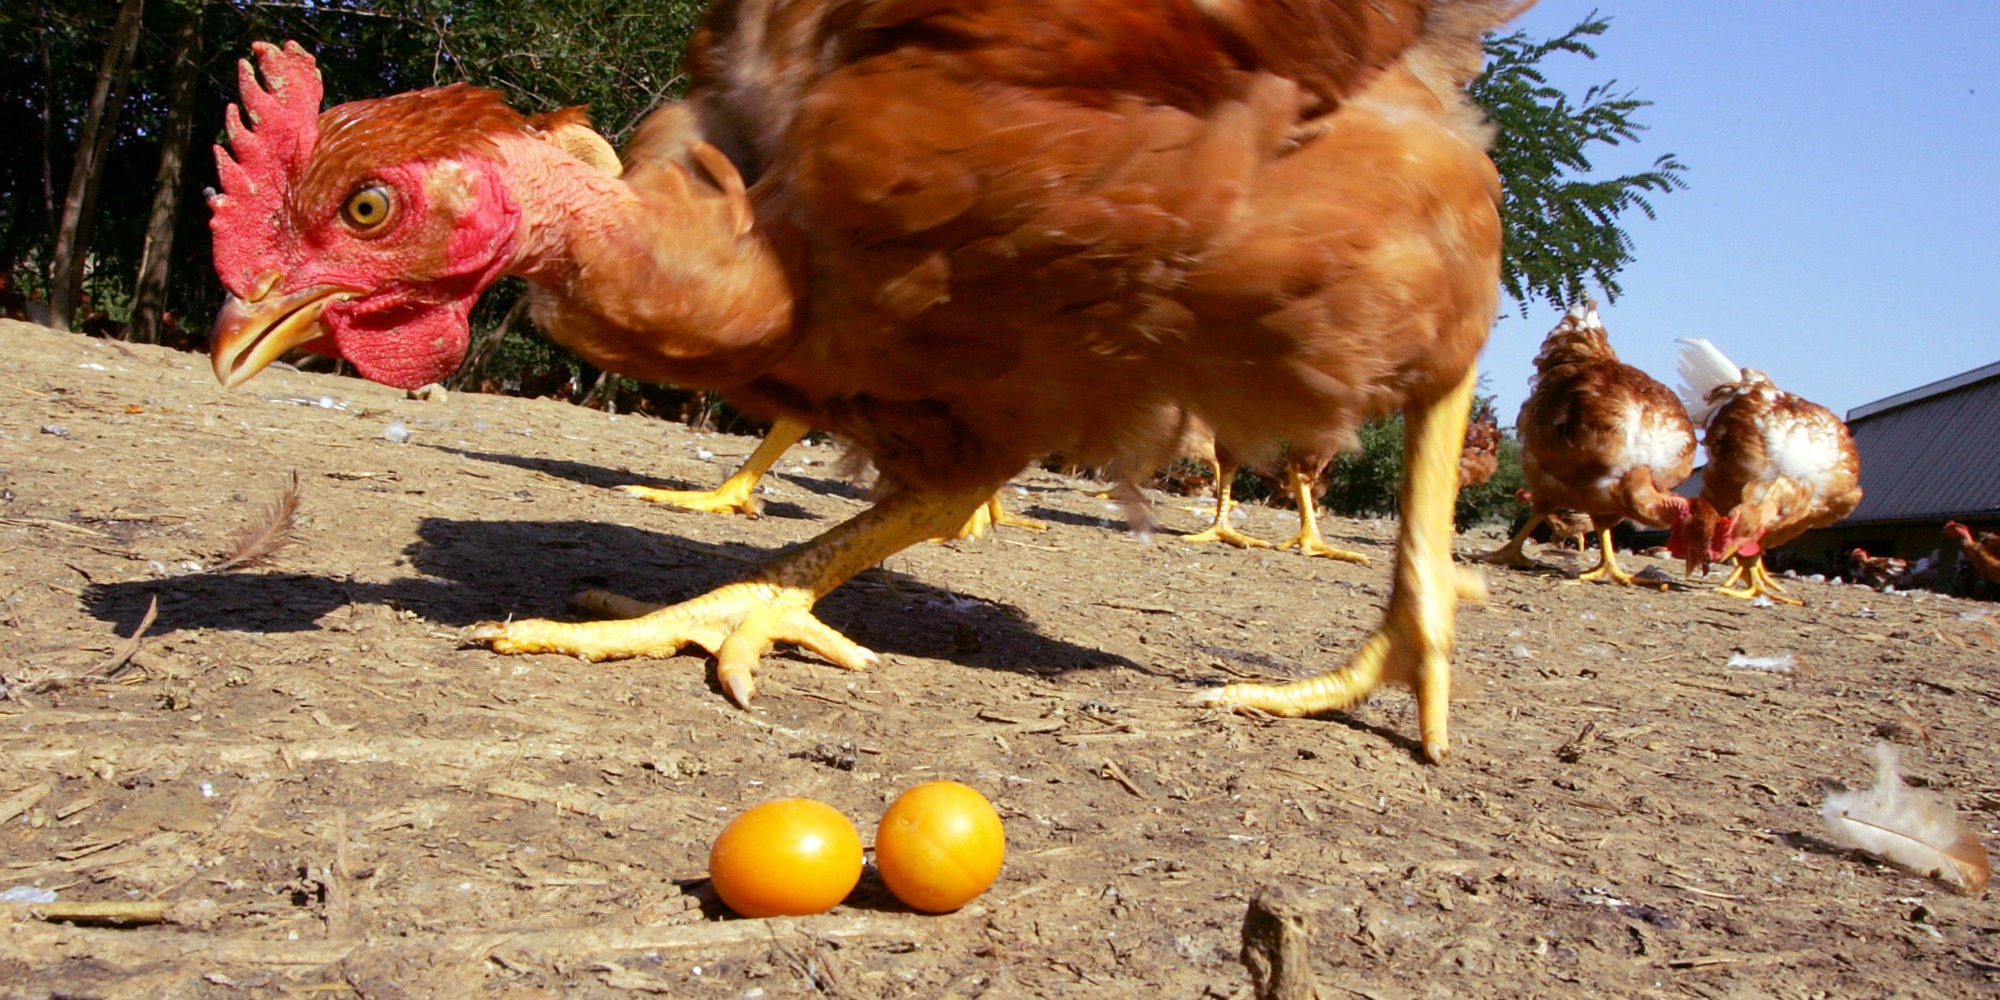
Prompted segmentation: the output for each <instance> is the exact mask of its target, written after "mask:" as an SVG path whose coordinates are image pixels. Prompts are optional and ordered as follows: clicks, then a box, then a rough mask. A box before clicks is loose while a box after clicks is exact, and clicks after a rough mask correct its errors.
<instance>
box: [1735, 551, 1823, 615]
mask: <svg viewBox="0 0 2000 1000" xmlns="http://www.w3.org/2000/svg"><path fill="white" fill-rule="evenodd" d="M1739 581H1741V584H1740V585H1739ZM1715 592H1716V593H1718V594H1722V595H1724V596H1726V597H1740V598H1742V599H1744V600H1746V601H1754V600H1756V599H1757V598H1759V597H1768V598H1770V599H1771V600H1774V601H1777V602H1778V603H1779V604H1792V605H1798V606H1801V607H1802V606H1804V605H1805V603H1806V602H1804V601H1802V600H1799V599H1798V598H1796V597H1793V596H1792V595H1791V594H1788V593H1786V592H1785V588H1783V587H1780V586H1778V581H1776V580H1773V579H1771V573H1770V571H1769V570H1766V569H1765V568H1764V556H1763V554H1762V553H1759V554H1757V555H1754V556H1737V557H1736V569H1735V570H1734V571H1732V572H1731V573H1730V574H1729V579H1727V580H1724V581H1723V582H1722V586H1720V587H1717V588H1715Z"/></svg>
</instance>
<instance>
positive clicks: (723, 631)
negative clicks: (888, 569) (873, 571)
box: [468, 488, 993, 705]
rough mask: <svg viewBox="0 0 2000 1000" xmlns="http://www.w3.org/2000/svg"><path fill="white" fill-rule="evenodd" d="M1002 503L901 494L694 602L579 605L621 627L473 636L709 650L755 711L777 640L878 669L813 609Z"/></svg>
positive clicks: (725, 683) (593, 601) (539, 646)
mask: <svg viewBox="0 0 2000 1000" xmlns="http://www.w3.org/2000/svg"><path fill="white" fill-rule="evenodd" d="M992 496H993V490H992V489H991V488H987V489H984V490H973V491H968V492H955V493H924V492H919V491H916V490H898V491H896V492H895V493H892V494H891V495H889V496H887V497H884V498H883V499H882V500H880V501H879V502H877V503H876V504H875V506H873V507H870V508H869V509H868V510H866V511H863V512H862V513H861V514H859V515H857V516H855V517H854V518H852V519H850V520H848V521H846V522H844V523H842V524H840V525H838V526H836V527H834V528H833V529H831V530H829V531H827V532H826V533H825V534H822V535H820V536H819V537H818V538H816V539H813V540H812V541H811V542H809V543H807V544H806V545H805V546H804V547H802V548H799V549H797V550H795V551H792V552H790V553H787V554H785V555H782V556H779V557H778V558H776V559H773V560H772V561H771V562H769V563H767V564H766V565H765V566H764V568H763V569H761V570H760V571H758V572H757V573H756V574H754V575H753V576H751V577H750V578H749V579H746V580H740V581H738V582H736V583H731V584H726V585H724V586H722V587H719V588H717V589H715V590H712V591H710V592H708V593H706V594H703V595H702V596H700V597H696V598H694V599H692V600H688V601H683V602H681V603H679V604H674V605H668V606H664V607H663V606H661V605H657V604H648V603H645V602H642V601H635V600H632V599H630V598H625V597H619V596H617V595H614V594H606V593H603V592H600V591H592V592H588V593H586V594H584V595H582V596H580V597H579V598H578V599H577V603H578V605H579V606H580V607H582V608H583V609H584V610H586V611H592V612H596V613H600V614H605V615H610V616H612V617H613V620H609V621H593V622H555V621H545V620H540V619H526V620H522V621H513V622H487V623H484V624H480V625H475V626H473V628H472V630H471V632H470V633H469V636H468V637H469V638H470V639H471V640H472V641H474V642H484V643H486V644H488V645H490V646H491V647H492V648H493V650H494V652H498V653H567V654H569V655H571V656H579V657H582V658H584V659H586V660H592V661H597V660H618V659H626V658H629V657H634V656H655V657H665V656H672V655H674V654H675V653H677V652H679V651H680V649H681V648H682V647H684V646H689V645H695V646H700V647H702V648H703V649H706V650H708V651H709V652H710V653H712V654H714V656H715V660H716V668H715V672H716V679H717V680H718V681H719V682H720V683H721V685H722V690H723V693H725V694H727V695H728V696H729V700H731V701H733V702H735V703H736V704H738V705H748V704H749V703H750V699H751V697H752V696H753V695H754V694H755V693H756V690H757V684H756V679H755V677H754V672H755V670H756V668H757V665H758V662H759V661H760V660H761V659H762V658H763V655H764V654H765V653H767V652H769V651H770V650H771V647H772V645H773V644H775V643H779V642H791V643H796V644H798V645H801V646H804V647H806V648H807V649H810V650H812V651H813V652H815V653H818V654H819V655H821V656H824V657H826V658H827V659H828V660H831V661H832V662H833V663H835V664H836V665H839V666H842V667H846V668H848V669H849V670H862V669H865V668H867V667H868V666H870V665H871V664H873V663H875V662H876V661H877V659H878V658H877V657H876V655H875V654H874V653H873V652H871V651H869V650H867V649H865V648H863V647H862V646H860V645H858V644H856V643H855V642H854V641H853V640H851V639H849V638H847V637H846V636H844V635H841V634H840V633H839V632H838V631H836V630H834V629H833V628H831V627H829V626H828V625H826V624H825V623H823V622H821V621H820V620H819V619H818V618H815V617H814V616H813V613H812V608H813V605H814V604H815V603H817V602H818V601H819V599H820V598H821V597H824V596H826V595H827V594H828V593H829V592H831V591H832V590H833V589H834V588H836V587H838V586H840V585H841V584H842V583H844V582H846V581H847V579H848V578H849V577H852V576H853V575H855V574H856V573H859V572H861V571H862V570H864V569H867V568H868V567H870V566H873V565H875V564H876V563H879V562H881V561H882V560H883V559H885V558H888V557H889V556H891V555H894V554H895V553H897V552H899V551H901V550H902V549H904V548H907V547H908V546H910V545H912V544H914V543H916V542H920V541H923V540H924V539H927V538H934V537H936V536H938V535H940V534H942V533H944V532H947V531H951V530H954V529H955V528H957V527H958V526H959V525H962V524H964V523H965V519H966V517H967V516H969V515H970V514H971V513H972V511H973V509H974V508H976V507H978V506H979V505H981V504H983V503H986V502H987V500H988V499H989V498H991V497H992Z"/></svg>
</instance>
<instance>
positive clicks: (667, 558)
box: [84, 518, 1144, 673]
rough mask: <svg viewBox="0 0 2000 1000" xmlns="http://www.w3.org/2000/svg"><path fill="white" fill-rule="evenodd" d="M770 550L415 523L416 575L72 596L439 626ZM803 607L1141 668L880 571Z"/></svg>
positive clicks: (972, 662)
mask: <svg viewBox="0 0 2000 1000" xmlns="http://www.w3.org/2000/svg"><path fill="white" fill-rule="evenodd" d="M770 554H771V553H770V552H769V551H768V550H764V549H759V548H757V547H754V546H749V545H743V544H737V543H729V544H715V543H707V542H695V541H690V540H687V539H683V538H678V537H674V536H670V535H664V534H659V533H655V532H649V531H645V530H643V529H640V528H634V527H629V526H626V525H619V524H608V523H603V522H595V521H494V520H477V521H470V520H457V519H451V518H427V519H425V520H424V521H423V522H421V523H420V524H419V525H418V528H417V539H416V540H415V541H413V542H412V543H411V544H410V545H409V546H408V547H407V548H405V549H404V557H405V559H406V560H407V562H408V564H409V566H410V567H411V568H412V569H413V570H415V571H416V575H412V576H409V577H406V578H403V579H397V580H392V581H388V582H363V581H357V580H353V579H351V578H342V577H337V576H321V575H313V574H308V573H295V572H262V573H258V572H235V573H203V574H194V575H189V576H179V577H169V578H165V579H158V580H137V581H129V582H122V583H107V584H99V585H95V586H92V587H91V588H89V589H88V590H87V591H85V594H84V603H85V607H86V608H87V609H88V611H89V613H90V614H91V615H92V616H94V617H96V618H98V619H99V620H101V621H104V622H106V623H108V624H110V625H111V626H112V627H113V629H114V630H116V631H118V632H119V633H121V634H126V633H129V631H130V629H131V627H132V625H133V623H135V622H137V621H139V619H140V618H141V616H142V615H144V613H145V611H146V608H147V606H148V604H149V603H150V602H151V601H153V600H154V599H157V600H158V602H159V604H158V618H157V620H156V621H155V622H154V624H153V626H152V627H151V628H150V629H149V631H148V634H149V635H152V636H165V635H171V634H173V633H176V632H184V631H192V630H199V629H213V630H218V631H230V632H250V633H262V634H278V633H288V632H309V631H315V630H319V629H322V628H324V627H325V626H324V625H323V624H322V623H321V619H323V618H325V617H326V616H327V615H328V614H329V613H331V612H334V611H337V610H339V609H341V608H344V607H347V606H349V605H356V604H361V605H367V604H377V605H385V606H389V607H393V608H398V609H402V610H406V611H410V612H412V613H414V614H417V615H419V616H421V617H422V618H424V619H425V620H427V621H429V622H431V623H434V624H436V625H438V626H443V627H448V628H464V627H467V626H470V625H472V624H475V623H477V622H482V621H492V620H496V619H503V618H507V617H509V616H512V617H517V618H518V617H550V618H557V619H571V620H580V617H581V616H578V615H577V614H575V613H573V612H572V611H571V610H570V607H569V605H570V600H571V599H572V598H573V597H574V596H575V595H576V593H577V592H578V591H581V590H584V589H587V588H593V587H595V588H601V589H604V590H609V591H612V592H614V593H619V594H624V595H626V596H629V597H633V598H636V599H638V600H643V601H655V602H658V603H662V604H666V603H672V602H675V601H680V600H685V599H687V598H691V597H696V596H699V595H701V594H703V593H706V592H708V591H709V590H712V589H714V588H716V587H718V586H721V585H722V584H725V583H729V582H731V581H733V580H737V579H740V578H742V577H743V576H745V575H746V574H748V573H749V572H750V571H751V570H752V568H753V567H754V566H756V565H758V564H760V563H762V562H763V561H764V560H765V559H766V558H768V557H769V555H770ZM815 610H816V614H818V616H819V617H820V619H821V620H822V621H825V622H826V623H827V624H828V625H830V626H832V627H834V628H836V629H840V630H841V631H843V632H845V633H846V634H847V635H848V636H849V637H850V638H852V639H854V640H855V641H856V642H859V643H861V644H862V645H864V646H868V647H869V648H872V649H875V650H877V651H878V652H883V653H892V654H901V655H907V656H915V657H925V658H934V659H941V660H946V661H949V662H952V663H957V664H962V665H965V666H973V667H981V668H985V669H993V670H1005V671H1009V672H1015V673H1058V672H1062V671H1066V670H1071V669H1082V668H1103V667H1124V668H1128V669H1135V670H1143V669H1144V668H1143V667H1142V666H1141V665H1140V664H1137V663H1134V662H1133V661H1131V660H1129V659H1127V658H1125V657H1121V656H1117V655H1114V654H1111V653H1107V652H1105V651H1103V650H1099V649H1092V648H1088V647H1085V646H1079V645H1075V644H1073V643H1070V642H1066V641H1063V640H1061V639H1056V638H1052V637H1050V636H1046V635H1043V634H1042V633H1041V632H1039V631H1038V630H1037V629H1036V628H1035V626H1034V624H1033V623H1032V622H1030V621H1029V620H1028V619H1027V616H1026V615H1025V614H1024V613H1023V612H1022V611H1020V610H1019V609H1018V608H1015V607H1013V606H1012V605H1008V604H1004V603H1000V602H997V601H991V600H987V599H982V598H972V597H966V596H962V595H959V594H955V593H953V592H951V591H949V590H945V589H942V588H939V587H935V586H932V585H930V584H927V583H924V582H923V581H921V580H918V579H916V578H914V577H910V576H907V575H905V574H901V573H895V572H890V571H887V570H884V569H881V568H879V567H878V568H875V569H871V570H868V571H867V572H864V573H862V574H860V575H859V576H857V577H855V578H854V579H852V580H849V581H848V582H847V583H846V584H845V585H843V586H841V587H840V589H838V590H836V591H834V592H833V593H831V594H829V595H827V596H826V597H825V598H824V599H822V600H821V601H820V602H819V605H818V606H817V608H816V609H815Z"/></svg>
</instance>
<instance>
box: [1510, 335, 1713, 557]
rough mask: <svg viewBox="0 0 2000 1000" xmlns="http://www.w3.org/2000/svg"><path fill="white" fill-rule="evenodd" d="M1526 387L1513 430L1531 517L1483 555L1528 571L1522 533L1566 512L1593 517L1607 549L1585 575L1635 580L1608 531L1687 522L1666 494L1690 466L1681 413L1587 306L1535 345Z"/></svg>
mask: <svg viewBox="0 0 2000 1000" xmlns="http://www.w3.org/2000/svg"><path fill="white" fill-rule="evenodd" d="M1530 384H1531V385H1532V386H1533V391H1532V392H1530V393H1529V395H1528V400H1527V402H1525V403H1523V404H1521V416H1520V418H1519V419H1518V420H1517V421H1515V426H1516V427H1518V428H1519V433H1520V435H1521V472H1522V476H1523V478H1524V479H1526V480H1527V483H1528V490H1529V491H1530V492H1529V497H1530V499H1529V500H1528V502H1529V503H1530V504H1531V505H1532V506H1533V507H1534V510H1535V516H1534V517H1533V518H1531V519H1529V521H1528V524H1527V526H1526V527H1524V528H1522V529H1521V531H1520V533H1519V534H1517V535H1515V536H1514V538H1513V539H1511V540H1510V541H1508V543H1507V544H1506V545H1504V546H1502V547H1501V548H1500V549H1498V550H1497V551H1495V552H1492V553H1490V554H1488V555H1487V556H1485V557H1484V558H1485V559H1486V560H1487V561H1489V562H1498V563H1504V564H1507V565H1523V564H1530V562H1529V560H1528V559H1527V558H1526V557H1525V556H1523V555H1522V553H1521V546H1522V544H1523V543H1524V542H1525V541H1526V540H1527V537H1528V533H1529V532H1530V531H1533V530H1534V528H1535V525H1536V524H1538V523H1539V522H1541V521H1543V520H1548V519H1552V518H1554V517H1556V516H1558V512H1560V511H1563V510H1569V511H1574V512H1576V513H1577V514H1581V515H1585V516H1588V517H1589V518H1590V520H1591V527H1592V528H1593V529H1595V530H1596V532H1597V535H1598V539H1599V542H1600V544H1601V545H1602V546H1603V550H1604V557H1603V559H1602V560H1601V561H1600V562H1599V563H1598V564H1597V567H1596V568H1594V569H1592V570H1589V571H1588V572H1586V573H1584V574H1583V578H1584V579H1586V580H1595V579H1610V580H1612V581H1614V582H1617V583H1623V584H1631V583H1633V582H1634V581H1635V579H1636V578H1635V577H1633V576H1632V575H1631V574H1629V573H1626V572H1624V571H1623V570H1620V569H1619V568H1618V561H1617V559H1616V557H1615V556H1614V555H1613V554H1612V548H1611V529H1612V527H1613V526H1615V525H1616V524H1617V523H1618V522H1619V521H1621V520H1623V519H1626V518H1630V519H1632V520H1634V521H1637V522H1639V523H1641V524H1649V525H1652V526H1653V527H1656V528H1666V527H1672V526H1675V525H1678V524H1680V522H1681V520H1682V519H1683V518H1685V517H1686V516H1687V513H1688V501H1687V500H1686V499H1684V498H1682V497H1678V496H1675V495H1674V492H1673V490H1674V487H1676V486H1679V485H1680V484H1681V482H1682V481H1683V480H1685V479H1687V477H1688V473H1689V471H1690V470H1692V469H1693V468H1694V443H1695V442H1694V426H1693V425H1692V424H1690V423H1689V422H1688V415H1687V412H1686V410H1685V409H1684V408H1683V407H1682V406H1681V403H1680V400H1678V399H1675V398H1674V394H1673V392H1672V391H1671V390H1669V389H1668V388H1667V387H1666V386H1664V385H1661V384H1660V383H1659V382H1657V381H1655V380H1654V379H1653V378H1652V376H1650V375H1647V374H1646V373H1645V372H1642V371H1640V370H1639V369H1637V368H1634V367H1632V366H1631V365H1628V364H1625V363H1624V362H1622V361H1619V360H1618V352H1617V351H1614V350H1612V349H1611V341H1610V338H1609V335H1608V334H1607V333H1606V332H1605V329H1604V323H1603V321H1602V320H1600V319H1599V318H1598V315H1597V306H1596V304H1595V303H1592V302H1590V301H1588V300H1585V301H1583V302H1579V303H1577V304H1576V305H1574V306H1571V307H1570V309H1569V312H1568V313H1567V314H1565V315H1564V316H1563V318H1562V322H1560V323H1557V324H1556V328H1555V329H1553V330H1551V331H1549V335H1548V338H1547V339H1546V340H1544V341H1542V350H1541V353H1540V354H1538V355H1536V356H1535V377H1534V379H1533V380H1532V382H1531V383H1530Z"/></svg>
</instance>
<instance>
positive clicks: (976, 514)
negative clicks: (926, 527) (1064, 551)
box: [937, 491, 1049, 542]
mask: <svg viewBox="0 0 2000 1000" xmlns="http://www.w3.org/2000/svg"><path fill="white" fill-rule="evenodd" d="M994 528H1027V529H1028V530H1030V531H1047V530H1049V525H1048V522H1046V521H1037V520H1035V519H1034V518H1032V517H1022V516H1020V515H1018V514H1009V513H1007V508H1006V507H1004V506H1001V504H1000V494H999V492H998V491H995V492H994V494H993V495H992V496H991V497H989V498H987V500H986V502H985V503H983V504H981V505H980V506H979V509H978V510H975V511H973V512H972V516H971V517H968V518H966V519H965V523H964V524H962V525H959V527H958V530H957V531H956V532H953V533H951V534H949V535H943V536H940V537H939V538H938V539H937V541H940V542H950V541H956V540H958V539H961V538H985V537H986V533H987V532H988V531H991V530H993V529H994Z"/></svg>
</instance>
